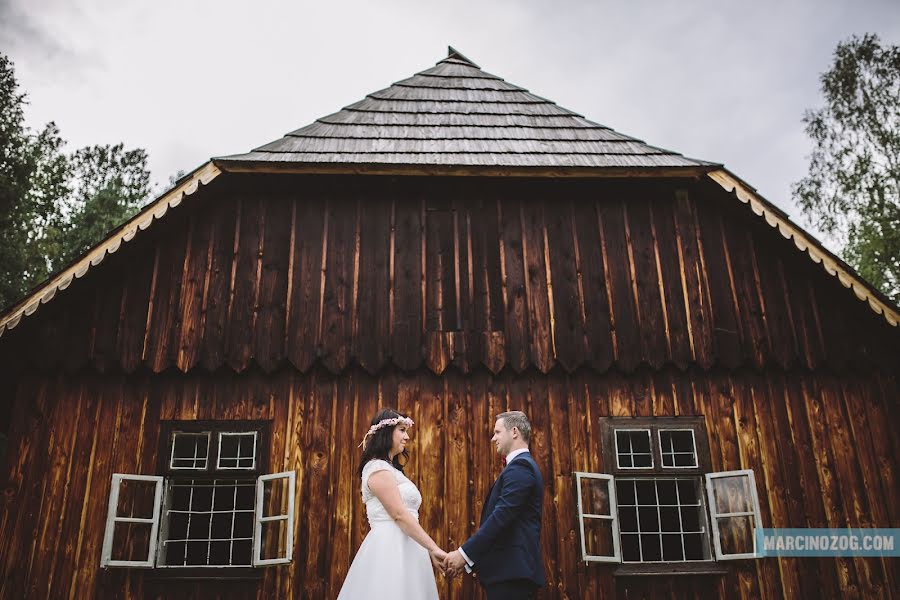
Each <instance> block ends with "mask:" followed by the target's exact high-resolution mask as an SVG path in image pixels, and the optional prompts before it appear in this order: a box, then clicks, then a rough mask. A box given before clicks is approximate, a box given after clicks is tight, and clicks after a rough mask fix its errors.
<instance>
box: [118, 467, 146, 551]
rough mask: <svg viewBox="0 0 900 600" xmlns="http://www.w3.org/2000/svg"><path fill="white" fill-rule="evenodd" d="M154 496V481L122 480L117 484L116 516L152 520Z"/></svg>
mask: <svg viewBox="0 0 900 600" xmlns="http://www.w3.org/2000/svg"><path fill="white" fill-rule="evenodd" d="M155 495H156V482H155V481H144V480H139V479H122V480H121V481H120V482H119V502H118V506H117V507H116V516H117V517H132V518H136V519H152V518H153V500H154V497H155ZM113 560H117V559H115V558H114V559H113Z"/></svg>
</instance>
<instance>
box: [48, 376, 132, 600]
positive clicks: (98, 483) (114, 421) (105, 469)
mask: <svg viewBox="0 0 900 600" xmlns="http://www.w3.org/2000/svg"><path fill="white" fill-rule="evenodd" d="M95 381H96V380H95ZM94 385H96V393H99V394H100V400H99V403H98V413H97V421H96V423H97V425H96V428H95V430H94V438H93V440H92V446H91V456H90V459H89V462H88V463H87V464H88V465H89V466H88V469H87V471H88V472H87V483H86V487H85V494H84V500H83V502H84V503H83V505H82V507H81V522H80V524H79V533H78V542H77V545H76V547H75V562H74V569H75V577H74V578H73V579H72V582H71V584H70V587H69V596H70V597H71V596H74V595H75V591H76V590H78V594H79V595H81V594H86V595H93V594H94V591H95V584H96V576H97V571H98V569H97V565H99V564H100V546H101V544H102V543H103V530H104V527H103V525H102V524H103V523H105V521H106V510H107V506H106V505H107V501H106V500H107V499H108V498H109V486H110V481H111V475H112V460H113V457H112V456H111V454H112V453H111V452H109V450H108V449H109V448H112V447H113V445H114V443H115V439H116V432H117V427H118V423H119V421H120V418H121V415H120V413H119V402H118V400H119V398H118V395H119V392H118V389H117V387H116V386H115V384H113V383H111V382H109V381H108V380H100V381H96V383H95V384H94ZM60 593H61V594H65V591H64V590H62V589H60Z"/></svg>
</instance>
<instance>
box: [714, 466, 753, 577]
mask: <svg viewBox="0 0 900 600" xmlns="http://www.w3.org/2000/svg"><path fill="white" fill-rule="evenodd" d="M706 495H707V498H708V499H709V514H710V517H711V521H712V529H713V543H714V544H713V545H714V546H715V550H716V560H737V559H741V558H759V557H760V553H759V549H758V548H757V547H756V530H757V529H760V528H762V519H760V516H759V495H758V494H757V492H756V479H755V478H754V476H753V471H752V470H751V469H744V470H741V471H721V472H718V473H707V474H706Z"/></svg>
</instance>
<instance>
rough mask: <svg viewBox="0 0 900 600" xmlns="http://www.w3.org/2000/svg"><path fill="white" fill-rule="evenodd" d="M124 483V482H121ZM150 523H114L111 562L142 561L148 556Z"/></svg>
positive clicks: (151, 526)
mask: <svg viewBox="0 0 900 600" xmlns="http://www.w3.org/2000/svg"><path fill="white" fill-rule="evenodd" d="M123 483H124V482H123ZM152 528H153V525H152V523H127V522H126V523H122V522H119V523H116V524H115V529H114V530H113V543H112V554H111V555H110V559H111V560H130V561H144V560H147V557H148V556H149V555H150V532H151V531H152Z"/></svg>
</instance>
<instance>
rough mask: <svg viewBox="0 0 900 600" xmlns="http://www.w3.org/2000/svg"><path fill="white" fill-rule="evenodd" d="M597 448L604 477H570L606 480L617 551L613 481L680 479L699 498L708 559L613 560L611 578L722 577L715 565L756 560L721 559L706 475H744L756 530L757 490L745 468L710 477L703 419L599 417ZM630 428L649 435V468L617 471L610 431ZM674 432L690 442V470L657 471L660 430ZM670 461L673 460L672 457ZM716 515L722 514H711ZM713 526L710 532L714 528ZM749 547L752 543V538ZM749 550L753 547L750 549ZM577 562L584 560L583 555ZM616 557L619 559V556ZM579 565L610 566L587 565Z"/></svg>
mask: <svg viewBox="0 0 900 600" xmlns="http://www.w3.org/2000/svg"><path fill="white" fill-rule="evenodd" d="M599 425H600V427H599V433H600V447H601V452H602V455H603V457H604V459H603V463H604V465H606V470H607V473H582V472H579V473H576V481H577V480H578V476H579V475H581V476H602V478H610V483H611V488H612V492H611V493H612V494H615V495H616V507H617V512H616V518H615V521H614V522H615V529H616V531H617V533H618V537H619V539H618V544H619V547H620V550H619V551H620V555H621V552H622V549H621V535H622V533H621V527H620V524H619V514H618V508H619V505H618V495H617V494H618V491H617V490H616V485H617V482H616V480H617V479H620V478H621V479H632V480H641V479H643V480H656V479H686V480H692V481H695V482H696V484H697V486H698V489H699V498H698V501H699V503H700V510H701V522H702V524H703V527H704V528H705V530H706V531H705V536H704V537H705V540H706V541H705V542H704V543H705V544H706V546H705V548H704V550H705V554H706V553H708V555H709V557H710V558H708V559H703V560H690V561H666V562H663V561H658V562H656V561H644V562H624V561H622V560H620V561H619V564H618V566H617V567H616V569H615V571H614V574H615V575H616V576H631V575H634V576H640V575H690V574H710V575H722V574H725V573H727V572H728V567H727V566H725V565H724V564H721V562H720V561H722V560H737V559H739V558H756V559H758V558H759V557H760V555H759V554H758V552H757V553H756V554H754V555H749V554H743V555H739V556H738V555H725V556H726V557H725V558H724V559H723V558H720V557H721V556H722V555H721V541H720V539H719V531H718V523H717V522H716V521H715V518H714V516H713V510H714V507H713V506H712V505H711V504H710V502H711V501H712V500H711V499H710V495H709V494H710V487H711V486H710V483H709V476H710V475H712V476H713V478H715V477H716V476H719V477H725V476H734V475H736V474H739V475H746V474H748V473H749V477H750V479H751V482H752V484H753V495H754V496H755V497H754V502H755V504H754V505H753V506H754V508H755V510H756V514H755V516H756V519H755V522H756V523H757V526H761V518H760V516H759V515H760V513H759V506H758V502H759V501H758V491H757V490H756V488H755V477H754V475H753V472H752V470H749V469H745V470H741V471H722V472H714V471H713V470H712V467H711V460H710V451H709V436H708V433H707V431H706V422H705V418H704V417H703V416H676V417H600V418H599ZM634 429H650V430H651V454H652V456H653V465H654V466H653V468H633V467H632V468H628V467H620V466H619V461H618V449H617V445H616V434H615V432H616V431H621V430H634ZM667 430H669V431H672V430H674V431H678V430H691V432H692V439H693V442H694V453H695V458H696V465H695V466H693V467H690V466H682V467H678V466H674V465H672V466H663V460H662V450H663V449H662V436H661V432H662V431H667ZM673 462H674V458H673ZM576 493H578V494H579V496H578V504H579V506H578V507H577V510H578V516H579V525H581V515H582V513H581V506H580V503H581V497H580V488H579V487H578V486H577V485H576ZM718 516H722V515H717V517H718ZM714 523H715V527H714ZM580 532H581V535H582V545H583V544H584V533H583V529H582V528H581V527H580ZM754 544H755V539H754ZM754 548H755V546H754ZM582 558H583V559H584V558H585V557H584V553H583V556H582ZM621 558H624V556H622V557H621ZM585 562H612V561H609V560H604V561H590V560H585Z"/></svg>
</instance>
